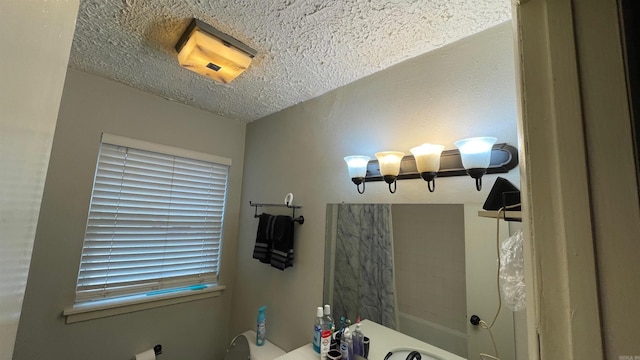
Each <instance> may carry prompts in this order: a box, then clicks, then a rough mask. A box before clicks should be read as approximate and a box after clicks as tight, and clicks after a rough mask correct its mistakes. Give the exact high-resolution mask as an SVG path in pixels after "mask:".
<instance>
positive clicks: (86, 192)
mask: <svg viewBox="0 0 640 360" xmlns="http://www.w3.org/2000/svg"><path fill="white" fill-rule="evenodd" d="M102 132H108V133H112V134H116V135H122V136H127V137H131V138H137V139H141V140H145V141H151V142H156V143H160V144H166V145H170V146H176V147H182V148H186V149H190V150H194V151H200V152H205V153H211V154H215V155H220V156H224V157H227V158H231V159H232V161H233V164H232V166H231V173H230V178H229V192H228V202H227V208H226V214H225V224H224V226H225V232H224V239H223V244H224V249H223V253H222V264H221V269H220V282H221V283H222V284H224V285H227V286H228V290H226V291H225V292H224V293H223V294H222V296H220V297H217V298H213V299H206V300H199V301H194V302H188V303H183V304H179V305H172V306H167V307H161V308H156V309H152V310H145V311H141V312H136V313H130V314H124V315H118V316H113V317H108V318H102V319H96V320H90V321H86V322H80V323H75V324H69V325H66V324H65V322H64V317H63V316H62V311H63V310H64V309H65V308H69V307H71V306H72V305H73V301H74V291H75V281H76V276H77V271H78V264H79V261H80V254H81V250H82V241H83V236H84V230H85V225H86V219H87V211H88V207H89V200H90V196H91V187H92V183H93V176H94V172H95V162H96V159H97V153H98V148H99V144H100V134H101V133H102ZM244 139H245V125H244V124H240V123H238V122H234V121H231V120H227V119H224V118H221V117H219V116H215V115H212V114H210V113H207V112H203V111H200V110H196V109H194V108H191V107H188V106H184V105H181V104H178V103H174V102H170V101H167V100H164V99H161V98H159V97H156V96H152V95H149V94H146V93H142V92H139V91H137V90H134V89H132V88H130V87H127V86H124V85H121V84H118V83H115V82H112V81H108V80H105V79H102V78H98V77H95V76H92V75H88V74H85V73H80V72H77V71H74V70H69V71H68V74H67V80H66V83H65V87H64V93H63V97H62V103H61V106H60V113H59V117H58V124H57V127H56V132H55V137H54V142H53V148H52V152H51V159H50V165H49V171H48V174H47V179H46V183H45V191H44V197H43V199H42V207H41V212H40V219H39V222H38V228H37V232H36V239H35V244H34V250H33V258H32V263H31V269H30V272H29V280H28V283H27V289H26V294H25V298H24V306H23V310H22V317H21V319H20V325H19V328H18V335H17V339H16V344H15V353H14V359H16V360H19V359H25V360H31V359H69V360H71V359H89V358H90V359H96V360H99V359H105V360H107V359H108V360H112V359H132V358H133V356H134V354H135V353H137V352H140V351H143V350H145V349H147V348H149V347H152V346H153V345H155V344H157V343H160V344H162V345H163V347H164V354H163V358H165V359H194V360H197V359H203V360H204V359H208V360H211V359H215V358H221V357H222V356H223V353H224V350H225V349H226V345H227V340H228V337H229V333H228V328H229V312H230V306H231V295H232V294H231V292H232V291H231V288H232V287H233V279H234V271H235V258H236V239H237V237H238V234H237V228H238V211H239V210H238V206H239V200H240V190H241V189H240V186H241V178H242V169H243V159H244Z"/></svg>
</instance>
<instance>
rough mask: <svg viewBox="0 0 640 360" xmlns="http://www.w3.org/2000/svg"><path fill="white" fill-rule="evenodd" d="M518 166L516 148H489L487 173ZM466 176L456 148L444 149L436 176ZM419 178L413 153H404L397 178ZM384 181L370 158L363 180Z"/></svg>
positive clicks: (504, 145)
mask: <svg viewBox="0 0 640 360" xmlns="http://www.w3.org/2000/svg"><path fill="white" fill-rule="evenodd" d="M516 166H518V149H516V148H515V147H513V146H511V145H509V144H506V143H501V144H495V145H493V148H492V149H491V162H490V164H489V168H487V172H486V173H487V174H503V173H507V172H509V170H511V169H513V168H515V167H516ZM448 176H468V174H467V170H465V168H464V166H462V158H461V157H460V152H459V151H458V150H457V149H454V150H445V151H443V152H442V155H441V156H440V171H438V177H448ZM404 179H420V173H419V172H418V168H417V167H416V160H415V158H414V157H413V155H405V156H404V157H403V158H402V162H401V163H400V174H399V175H398V178H397V180H404ZM369 181H384V179H383V177H382V175H381V174H380V166H379V165H378V160H370V161H369V163H368V164H367V175H366V176H365V182H369Z"/></svg>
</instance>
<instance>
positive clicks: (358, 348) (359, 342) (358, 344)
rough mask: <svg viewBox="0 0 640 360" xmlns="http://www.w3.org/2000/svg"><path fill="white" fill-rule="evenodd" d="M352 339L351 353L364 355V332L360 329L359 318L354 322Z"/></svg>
mask: <svg viewBox="0 0 640 360" xmlns="http://www.w3.org/2000/svg"><path fill="white" fill-rule="evenodd" d="M351 339H352V341H353V353H354V354H355V355H360V356H362V357H364V334H363V333H362V330H360V318H358V320H357V322H356V329H355V330H354V331H353V333H352V334H351Z"/></svg>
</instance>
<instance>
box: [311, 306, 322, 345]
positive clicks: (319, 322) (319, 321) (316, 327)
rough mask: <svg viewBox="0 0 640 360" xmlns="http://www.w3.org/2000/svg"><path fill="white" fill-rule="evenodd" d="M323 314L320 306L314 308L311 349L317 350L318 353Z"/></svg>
mask: <svg viewBox="0 0 640 360" xmlns="http://www.w3.org/2000/svg"><path fill="white" fill-rule="evenodd" d="M323 315H324V312H323V310H322V306H318V308H317V309H316V321H315V324H314V325H313V350H315V352H317V353H318V354H320V346H321V341H322V330H323V329H322V328H323V324H324V321H323V320H322V317H323Z"/></svg>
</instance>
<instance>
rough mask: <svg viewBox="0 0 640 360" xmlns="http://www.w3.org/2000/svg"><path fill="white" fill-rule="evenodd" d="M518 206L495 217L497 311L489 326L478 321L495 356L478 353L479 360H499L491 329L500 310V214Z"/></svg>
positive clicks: (506, 207) (502, 210)
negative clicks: (486, 334) (485, 332)
mask: <svg viewBox="0 0 640 360" xmlns="http://www.w3.org/2000/svg"><path fill="white" fill-rule="evenodd" d="M518 206H520V204H519V203H518V204H515V205H509V206H504V207H501V208H500V209H498V213H497V216H496V254H498V270H497V271H496V285H497V287H496V289H497V290H498V309H497V310H496V314H495V315H494V316H493V320H491V324H487V323H486V322H485V321H484V320H480V327H481V328H483V329H485V330H487V331H488V332H489V337H490V338H491V344H492V345H493V352H494V354H496V355H495V356H493V355H489V354H485V353H480V359H482V360H500V357H499V356H500V355H498V347H497V346H496V341H495V339H494V338H493V332H492V331H491V328H492V327H493V325H495V323H496V320H497V319H498V315H500V310H502V295H501V294H500V266H501V264H500V214H501V213H504V212H505V211H506V210H507V209H512V208H514V207H518Z"/></svg>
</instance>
